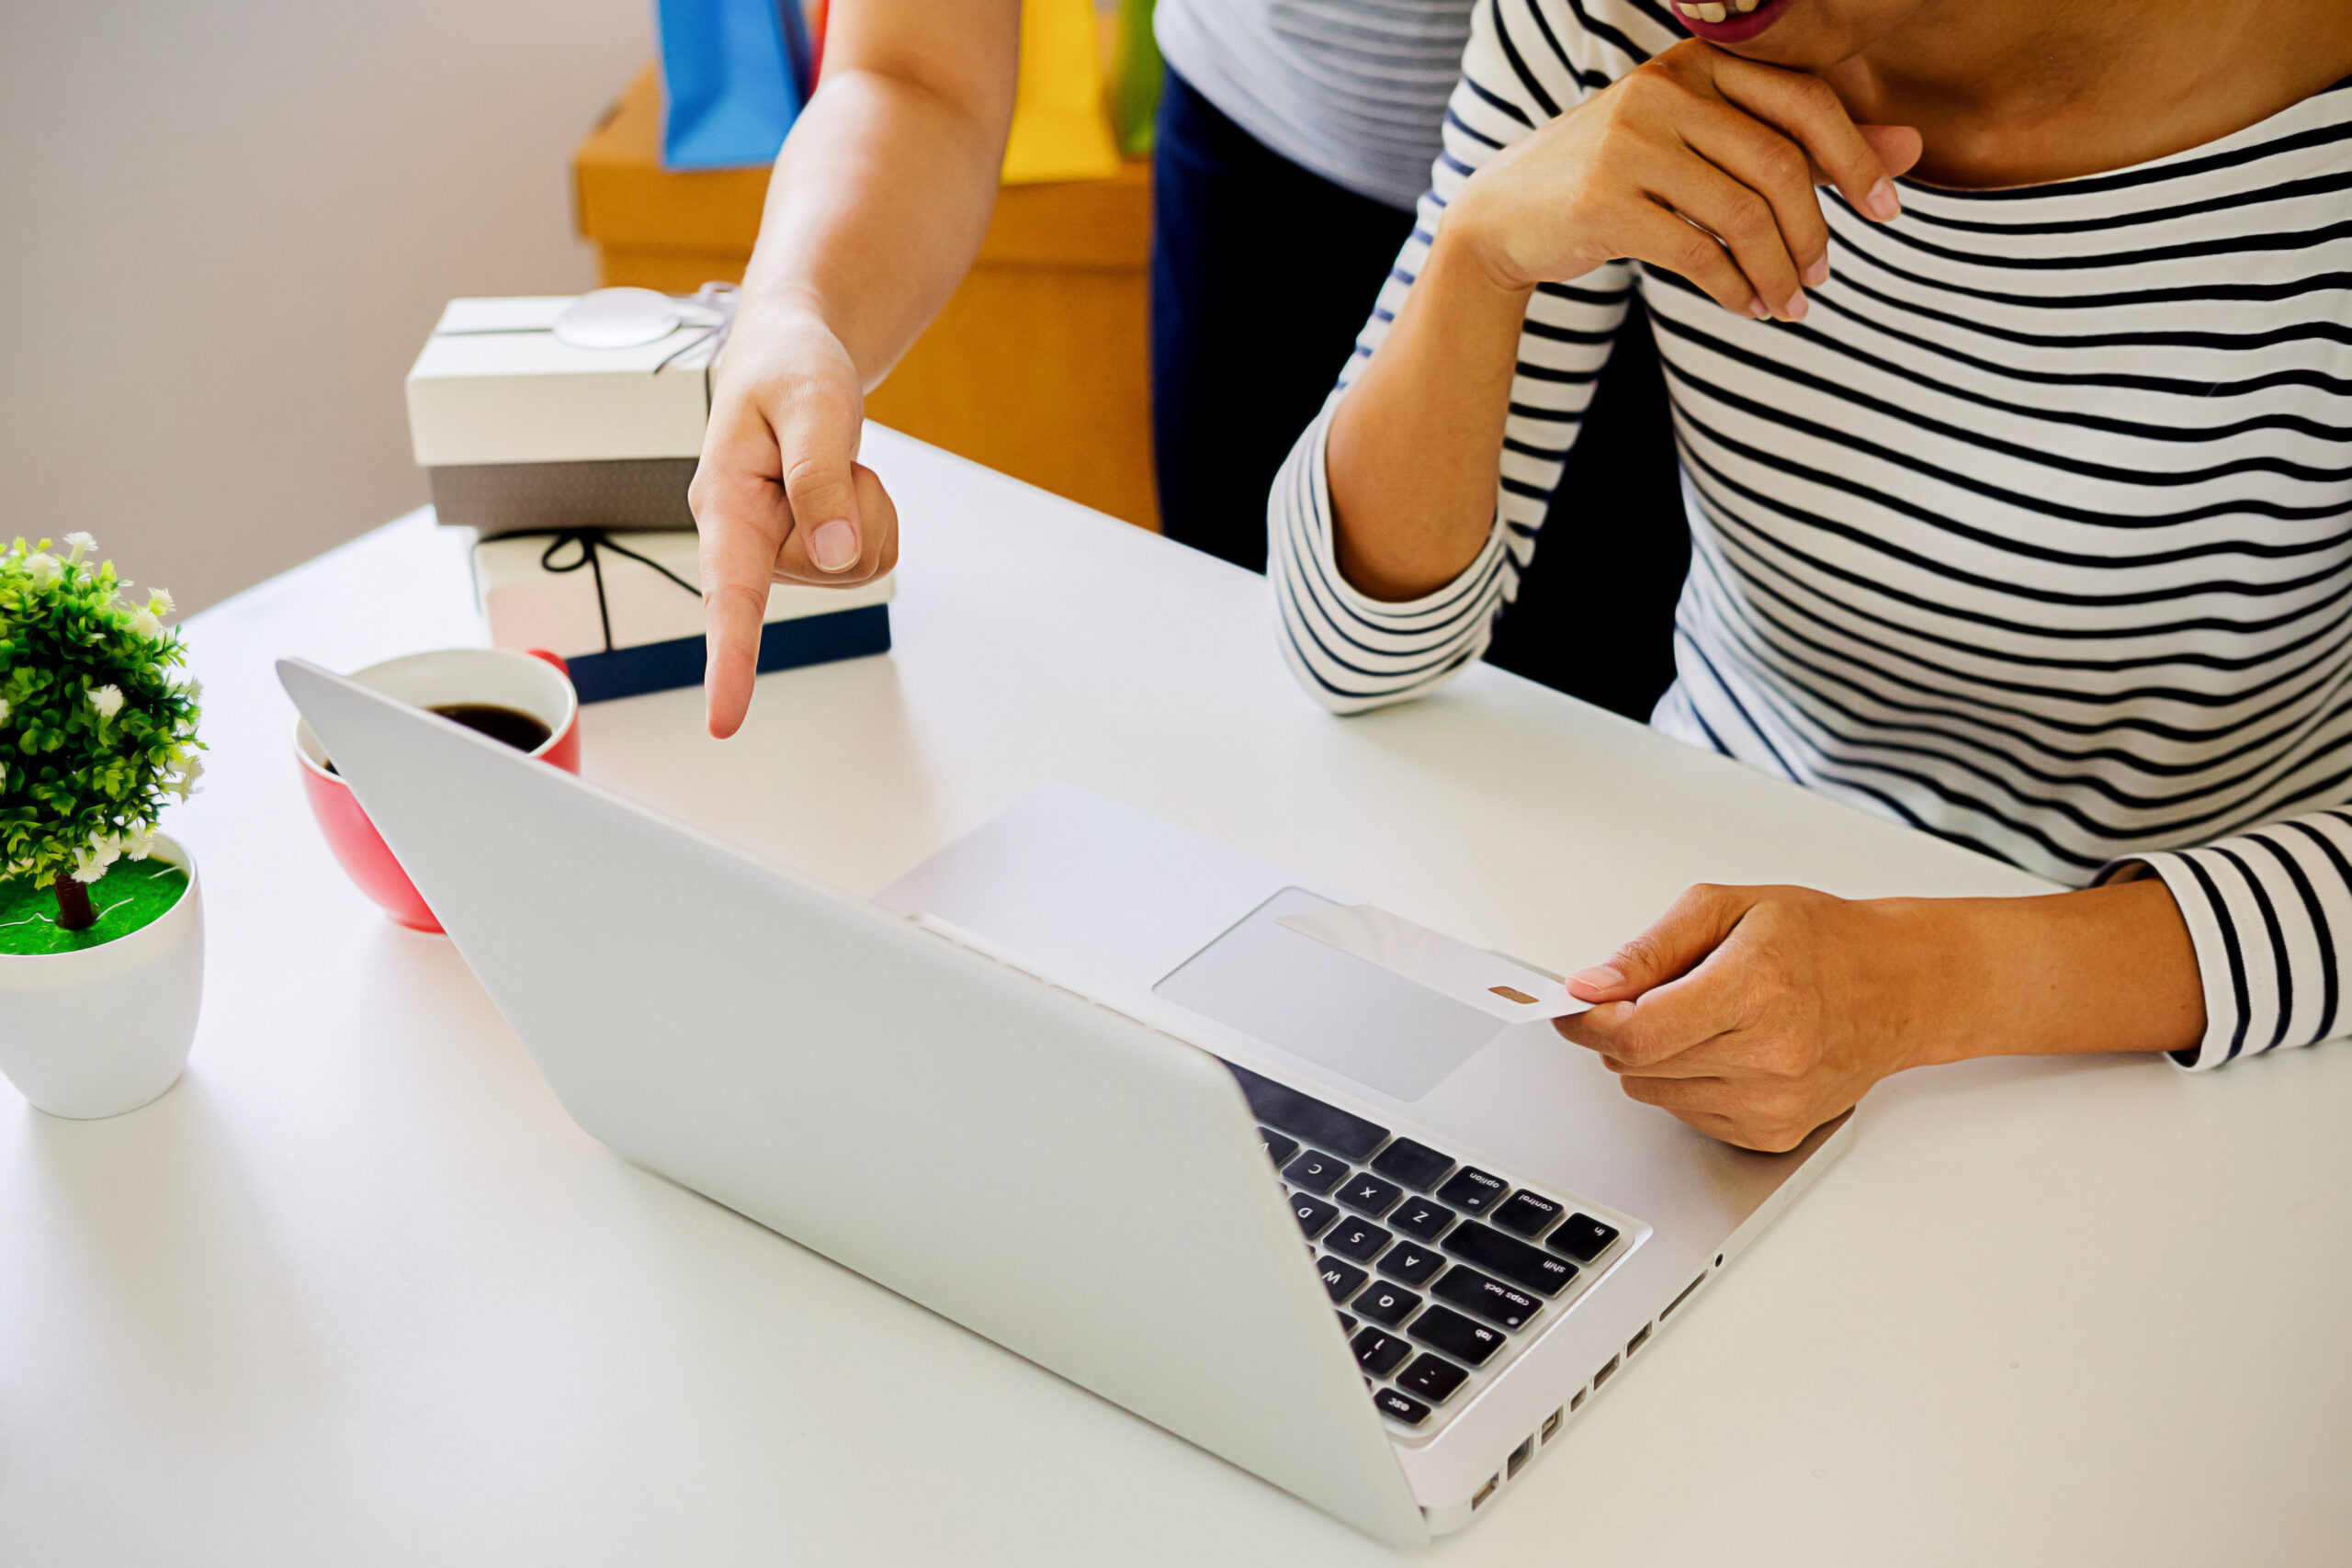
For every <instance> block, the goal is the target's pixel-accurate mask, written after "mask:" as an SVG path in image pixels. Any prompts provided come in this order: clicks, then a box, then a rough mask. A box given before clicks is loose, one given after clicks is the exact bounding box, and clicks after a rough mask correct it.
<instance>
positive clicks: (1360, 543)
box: [1328, 220, 1533, 602]
mask: <svg viewBox="0 0 2352 1568" xmlns="http://www.w3.org/2000/svg"><path fill="white" fill-rule="evenodd" d="M1459 232H1460V231H1459V230H1458V229H1457V227H1456V224H1455V222H1454V221H1453V220H1449V221H1448V222H1447V224H1446V226H1445V228H1443V229H1442V230H1441V231H1440V232H1439V235H1438V241H1437V243H1436V245H1435V246H1434V247H1432V249H1431V251H1430V256H1429V260H1428V263H1427V265H1425V266H1424V267H1423V268H1422V271H1421V276H1420V277H1419V280H1418V281H1417V282H1416V283H1415V284H1414V287H1413V291H1412V292H1411V294H1409V295H1408V296H1407V298H1406V300H1405V306H1404V309H1403V310H1399V311H1398V312H1397V320H1396V321H1395V322H1394V323H1393V324H1392V325H1391V327H1390V329H1389V333H1388V336H1387V338H1386V339H1385V341H1384V342H1383V343H1382V344H1381V345H1380V348H1379V350H1378V352H1377V353H1375V354H1374V355H1373V356H1372V361H1371V363H1370V364H1368V365H1366V366H1365V367H1364V369H1363V375H1362V376H1361V377H1360V378H1358V380H1357V382H1356V384H1355V385H1354V386H1353V387H1352V388H1351V389H1349V391H1348V395H1347V396H1346V397H1345V398H1343V399H1342V400H1340V406H1339V408H1338V410H1337V411H1336V412H1334V414H1333V416H1332V421H1331V434H1330V443H1329V448H1328V450H1329V459H1328V460H1329V473H1330V482H1331V502H1332V510H1333V512H1334V513H1335V514H1336V518H1337V522H1336V527H1337V530H1338V537H1337V539H1336V540H1335V541H1334V542H1335V543H1336V545H1337V547H1338V550H1339V558H1340V570H1341V571H1342V572H1343V573H1345V574H1346V576H1347V579H1348V581H1350V582H1351V583H1353V584H1354V585H1355V586H1356V587H1357V588H1358V589H1359V590H1361V591H1362V592H1365V593H1367V594H1369V595H1371V596H1372V597H1373V598H1374V599H1381V600H1387V601H1392V602H1393V601H1401V600H1407V599H1414V598H1418V597H1419V596H1420V595H1421V594H1424V593H1427V592H1430V591H1431V590H1433V589H1436V588H1440V587H1442V586H1443V585H1444V584H1446V583H1447V582H1450V581H1453V579H1454V578H1455V577H1457V576H1459V575H1461V573H1462V570H1463V569H1464V568H1465V567H1467V566H1468V565H1469V564H1470V562H1471V561H1472V560H1473V559H1475V558H1476V557H1477V554H1478V551H1479V550H1480V549H1481V548H1482V547H1484V546H1485V544H1486V542H1487V532H1488V530H1489V529H1490V528H1491V527H1492V526H1493V523H1494V512H1495V493H1496V484H1497V479H1498V462H1499V459H1500V457H1501V453H1502V444H1503V423H1504V421H1505V419H1506V418H1507V417H1508V416H1509V413H1510V383H1511V373H1512V370H1513V367H1514V366H1515V365H1516V364H1517V360H1518V353H1519V333H1520V326H1521V321H1523V319H1524V318H1525V316H1526V314H1527V300H1528V298H1529V296H1530V295H1531V294H1532V292H1533V289H1532V288H1516V287H1510V286H1507V285H1505V284H1503V283H1501V282H1498V280H1496V279H1495V278H1493V277H1492V276H1489V275H1488V274H1487V272H1486V270H1485V269H1484V268H1483V266H1481V265H1480V264H1479V263H1478V261H1477V260H1476V256H1475V254H1472V247H1471V245H1470V244H1469V243H1466V241H1464V240H1461V239H1458V238H1456V235H1457V234H1458V233H1459Z"/></svg>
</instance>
